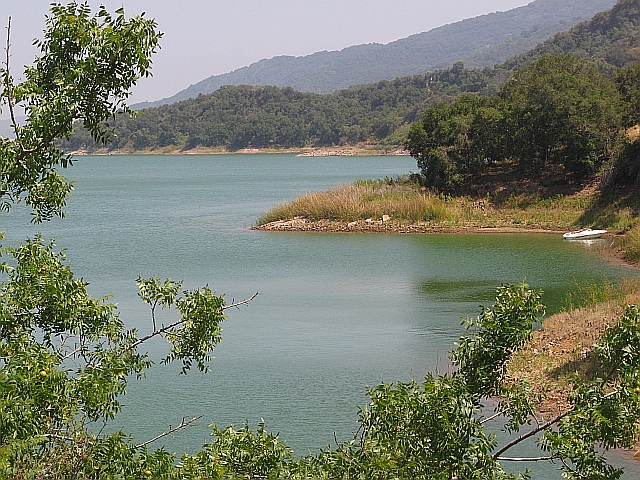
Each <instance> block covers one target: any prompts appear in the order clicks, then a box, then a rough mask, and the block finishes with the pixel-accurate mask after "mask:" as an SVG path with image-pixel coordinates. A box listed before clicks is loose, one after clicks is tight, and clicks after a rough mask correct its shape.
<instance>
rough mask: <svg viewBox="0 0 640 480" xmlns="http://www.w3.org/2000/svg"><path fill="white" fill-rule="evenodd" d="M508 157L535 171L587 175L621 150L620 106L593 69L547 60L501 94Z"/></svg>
mask: <svg viewBox="0 0 640 480" xmlns="http://www.w3.org/2000/svg"><path fill="white" fill-rule="evenodd" d="M499 97H500V100H501V102H502V105H503V108H504V111H505V118H506V131H507V132H508V135H507V136H506V139H507V141H508V151H509V154H510V155H511V156H512V157H513V158H516V159H517V160H518V162H519V163H520V165H521V166H522V167H524V168H526V169H528V170H529V171H531V172H534V173H535V172H540V171H541V170H542V169H543V168H544V167H545V166H547V165H550V164H556V165H562V166H564V167H565V168H566V170H567V171H569V172H573V173H576V174H578V175H580V176H586V175H588V174H591V173H593V172H594V171H595V169H596V168H597V167H598V166H599V165H600V164H601V163H602V162H603V161H604V160H606V159H609V158H610V157H611V155H612V153H613V151H614V148H615V146H616V145H617V140H618V138H619V133H620V127H621V111H622V104H621V100H620V95H619V93H618V91H617V89H616V88H615V84H614V83H613V82H612V81H611V80H609V79H608V78H607V77H606V76H605V75H604V74H603V73H601V72H599V71H598V70H597V69H596V67H595V66H594V65H593V64H588V63H587V62H585V61H583V60H579V59H576V58H575V57H572V56H569V55H567V56H552V55H546V56H543V57H542V58H540V59H539V60H538V61H536V62H535V63H534V64H533V65H532V66H531V67H530V68H528V69H525V70H519V71H517V72H516V73H515V74H514V76H513V78H512V79H511V80H510V81H509V82H507V83H506V84H505V85H504V87H503V88H502V89H501V91H500V93H499Z"/></svg>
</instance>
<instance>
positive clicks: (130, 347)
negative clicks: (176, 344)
mask: <svg viewBox="0 0 640 480" xmlns="http://www.w3.org/2000/svg"><path fill="white" fill-rule="evenodd" d="M258 295H259V293H258V292H256V293H254V294H253V295H252V296H251V297H250V298H247V299H245V300H242V301H241V302H236V303H232V304H230V305H225V306H224V307H222V310H228V309H229V308H240V307H241V306H242V305H247V304H249V302H251V301H252V300H253V299H254V298H256V297H257V296H258ZM184 321H185V319H180V320H178V321H177V322H174V323H172V324H170V325H167V326H166V327H162V328H161V329H159V330H155V331H153V332H151V333H150V334H149V335H146V336H144V337H142V338H140V339H138V340H136V341H135V342H133V343H132V344H131V345H129V346H128V347H127V348H125V349H124V350H122V351H121V352H120V353H119V354H118V356H121V355H124V354H125V353H127V352H128V351H130V350H133V349H134V348H136V347H137V346H138V345H140V344H141V343H144V342H146V341H147V340H150V339H152V338H153V337H155V336H157V335H160V334H162V333H165V332H167V331H169V330H171V329H172V328H175V327H177V326H178V325H180V324H181V323H183V322H184Z"/></svg>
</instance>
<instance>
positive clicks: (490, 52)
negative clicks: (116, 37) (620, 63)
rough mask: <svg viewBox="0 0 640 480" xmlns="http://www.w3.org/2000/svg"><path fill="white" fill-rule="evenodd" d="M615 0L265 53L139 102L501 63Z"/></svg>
mask: <svg viewBox="0 0 640 480" xmlns="http://www.w3.org/2000/svg"><path fill="white" fill-rule="evenodd" d="M614 3H615V1H614V0H536V1H534V2H532V3H530V4H529V5H526V6H523V7H520V8H515V9H513V10H509V11H507V12H495V13H492V14H489V15H482V16H479V17H476V18H471V19H467V20H463V21H461V22H456V23H453V24H450V25H445V26H442V27H439V28H434V29H432V30H430V31H428V32H423V33H419V34H416V35H412V36H410V37H408V38H403V39H400V40H397V41H395V42H391V43H389V44H386V45H381V44H377V43H372V44H367V45H356V46H353V47H348V48H345V49H344V50H341V51H332V52H327V51H323V52H317V53H314V54H312V55H307V56H303V57H292V56H278V57H275V58H270V59H263V60H260V61H259V62H256V63H253V64H252V65H249V66H247V67H243V68H239V69H237V70H235V71H233V72H230V73H225V74H223V75H215V76H212V77H209V78H207V79H205V80H202V81H201V82H198V83H196V84H195V85H192V86H190V87H189V88H187V89H185V90H183V91H181V92H179V93H177V94H176V95H174V96H172V97H170V98H166V99H164V100H160V101H158V102H148V103H143V104H138V105H134V106H133V108H135V109H142V108H149V107H157V106H160V105H163V104H168V103H175V102H177V101H180V100H186V99H187V98H195V97H197V96H198V95H200V94H205V95H206V94H209V93H212V92H214V91H216V90H217V89H218V88H220V87H222V86H225V85H260V86H266V85H271V86H277V87H293V88H294V89H296V90H299V91H302V92H314V93H329V92H333V91H336V90H339V89H344V88H348V87H351V86H353V85H359V84H366V83H375V82H378V81H380V80H391V79H394V78H397V77H402V76H407V75H417V74H424V73H425V72H427V71H430V70H433V69H436V68H444V67H447V66H450V65H451V64H453V63H454V62H457V61H463V62H464V63H466V64H469V65H470V66H472V67H474V68H484V67H493V66H494V65H495V64H498V63H502V62H504V61H505V60H507V59H509V58H511V57H513V56H514V55H517V54H519V53H522V52H526V51H528V50H529V49H531V48H533V47H534V46H536V45H537V44H538V43H540V42H542V41H543V40H545V39H547V38H549V37H550V36H552V35H553V34H555V33H557V32H561V31H565V30H567V29H569V28H571V27H572V26H573V25H575V24H577V23H578V22H580V21H584V20H588V19H589V18H591V17H592V16H593V15H594V14H595V13H597V12H602V11H604V10H606V9H608V8H611V6H612V5H613V4H614ZM416 13H418V14H419V15H428V12H416Z"/></svg>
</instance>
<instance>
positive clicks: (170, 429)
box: [136, 415, 202, 448]
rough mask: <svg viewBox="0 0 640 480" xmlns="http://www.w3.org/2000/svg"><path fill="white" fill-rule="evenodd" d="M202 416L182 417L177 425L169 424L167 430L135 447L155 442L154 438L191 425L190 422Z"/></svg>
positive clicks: (159, 437)
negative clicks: (188, 418) (187, 418)
mask: <svg viewBox="0 0 640 480" xmlns="http://www.w3.org/2000/svg"><path fill="white" fill-rule="evenodd" d="M201 418H202V415H200V416H199V417H193V418H192V419H191V420H185V417H182V422H180V425H178V426H177V427H171V425H169V430H167V431H166V432H163V433H161V434H160V435H158V436H156V437H154V438H152V439H151V440H147V441H146V442H143V443H141V444H139V445H136V448H142V447H144V446H146V445H149V444H150V443H153V442H155V441H156V440H159V439H161V438H163V437H166V436H169V435H171V434H172V433H175V432H177V431H178V430H182V429H183V428H186V427H188V426H189V425H191V424H192V423H194V422H196V421H198V420H200V419H201Z"/></svg>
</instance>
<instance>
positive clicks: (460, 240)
mask: <svg viewBox="0 0 640 480" xmlns="http://www.w3.org/2000/svg"><path fill="white" fill-rule="evenodd" d="M409 171H417V168H416V165H415V161H414V160H413V159H412V158H410V157H311V158H308V157H296V156H293V155H211V156H209V155H201V156H186V155H185V156H135V157H134V156H101V157H79V158H77V161H76V162H75V164H74V166H73V167H72V168H71V169H70V170H68V172H67V176H69V178H73V179H75V181H76V183H75V188H76V190H75V191H74V193H73V197H72V198H71V199H70V201H69V204H68V208H67V212H68V213H67V217H66V218H65V219H64V220H60V219H56V220H53V221H51V222H48V223H46V224H43V225H36V226H33V225H29V224H28V223H27V221H28V215H26V214H25V212H24V211H21V210H20V209H18V208H16V209H14V210H13V211H12V212H11V213H10V214H6V213H2V214H0V221H1V223H0V230H4V231H5V232H6V234H7V239H6V240H5V242H4V243H5V244H8V243H12V242H15V241H17V240H20V239H24V237H25V236H33V235H34V234H35V232H37V231H41V232H43V235H44V236H45V238H50V237H55V238H56V243H57V244H58V245H59V246H60V247H61V248H67V249H68V254H67V257H68V260H69V262H70V263H71V264H72V266H73V269H74V272H75V274H76V275H77V276H81V277H83V278H84V279H85V280H86V281H88V282H89V283H90V287H89V288H90V291H91V292H92V294H94V295H95V296H103V295H106V294H113V295H114V298H113V301H114V302H116V303H117V304H118V306H119V311H120V316H121V318H122V319H123V320H124V321H125V322H126V323H127V324H128V325H129V326H131V327H136V328H138V329H139V331H140V333H141V334H144V333H148V332H149V331H150V328H151V318H150V313H149V310H148V309H147V308H146V306H145V305H143V304H142V302H141V301H140V300H139V299H138V298H137V289H136V285H135V278H136V275H138V274H140V275H142V276H147V277H148V276H160V277H162V278H164V277H171V278H173V279H175V280H182V281H184V283H185V286H186V287H187V288H197V287H200V286H204V285H205V284H209V285H210V286H211V287H212V289H215V290H216V291H217V292H218V293H224V294H225V296H226V299H227V302H229V303H230V302H231V301H232V300H233V299H235V300H241V299H245V298H248V297H250V296H251V295H253V294H254V293H255V292H259V293H260V295H259V296H258V297H257V298H256V299H255V300H254V301H253V302H251V304H250V305H249V306H247V307H243V308H241V309H239V310H231V311H229V312H228V314H229V318H228V321H227V322H225V324H224V325H223V327H224V331H223V340H222V342H221V344H220V345H219V346H218V347H217V348H216V351H215V353H214V354H215V359H214V360H213V361H212V362H211V371H210V372H209V373H208V374H200V373H198V372H197V371H193V372H191V373H190V374H189V375H187V376H181V375H178V372H179V365H169V366H163V365H156V367H155V368H152V369H151V370H150V371H149V372H148V375H147V378H146V380H143V381H140V382H136V381H132V382H131V383H130V386H129V393H128V395H127V396H126V397H124V398H123V399H122V402H123V404H124V405H125V406H124V410H123V412H122V414H121V415H119V416H118V417H117V419H116V421H115V423H114V424H115V425H117V427H118V428H119V427H120V426H122V427H123V428H124V429H125V430H126V431H127V432H129V433H131V434H132V435H133V437H134V439H135V440H136V441H144V440H147V439H150V438H152V437H154V436H155V435H157V434H158V433H160V432H162V431H164V430H166V429H167V428H168V427H169V425H177V424H178V423H180V421H181V420H182V418H183V417H189V418H190V417H191V416H197V415H202V416H203V418H202V419H201V420H200V421H199V423H198V424H197V425H196V426H194V427H192V428H189V429H186V430H184V431H181V432H178V433H176V434H175V435H174V436H173V437H171V438H167V439H165V441H164V443H163V445H164V446H165V447H166V448H167V449H168V450H169V451H172V452H178V453H180V452H194V451H197V450H199V449H200V447H201V446H202V444H203V443H205V442H206V441H208V437H209V432H210V429H209V428H208V425H209V424H210V423H212V422H215V423H216V424H217V425H218V426H220V427H224V426H226V425H228V424H235V425H236V426H241V425H242V424H243V422H245V421H248V422H249V424H250V425H251V426H253V427H255V426H256V425H257V423H258V422H259V421H260V419H261V418H264V420H265V422H266V424H267V427H268V429H269V430H270V431H274V432H280V434H281V438H282V439H284V440H286V441H287V443H288V444H289V445H290V446H291V447H292V448H293V449H294V451H295V453H296V454H297V455H304V454H306V453H308V452H309V451H311V452H313V453H317V452H318V450H319V449H320V448H321V447H323V446H326V445H328V444H332V443H333V438H334V432H335V434H336V436H337V438H338V439H339V440H341V441H346V440H348V439H349V438H350V437H351V433H352V432H353V431H354V430H355V428H356V419H357V407H358V406H362V405H365V404H366V395H365V394H366V387H367V386H368V385H371V386H372V385H376V384H378V383H380V382H383V381H384V382H395V381H399V380H402V381H407V380H410V379H413V380H416V381H420V380H421V379H422V378H424V376H425V374H427V373H428V372H432V371H436V370H437V371H440V372H443V373H444V372H447V371H448V370H449V366H448V362H447V353H448V352H449V350H450V349H451V348H452V346H453V342H454V341H455V340H456V339H457V338H458V337H459V336H460V335H462V334H463V333H464V330H463V328H462V326H461V320H460V319H461V317H466V316H469V315H472V316H475V315H477V314H478V312H479V305H481V304H485V305H490V304H491V302H492V299H493V294H494V291H495V288H496V287H497V286H499V285H500V284H501V283H503V282H518V281H522V280H523V279H526V281H527V283H529V284H530V285H531V286H532V287H534V288H540V289H542V290H544V292H545V293H544V301H545V303H546V304H547V305H548V310H549V311H551V312H553V311H557V310H558V309H559V308H560V307H561V306H562V304H563V301H564V298H565V295H566V294H567V292H569V291H570V290H572V288H573V287H574V283H575V282H576V281H577V282H579V283H585V282H601V281H602V280H603V279H604V278H605V277H606V278H607V279H609V280H610V281H615V280H616V279H618V278H620V277H623V276H629V275H634V274H635V272H634V271H632V270H631V269H628V268H625V267H622V266H619V265H613V264H610V263H607V262H605V261H604V260H602V259H601V258H600V257H598V256H597V255H595V254H594V253H593V252H592V251H590V249H591V247H590V246H589V245H584V244H580V243H572V242H564V241H563V240H562V236H561V235H559V234H557V235H549V234H526V235H523V234H475V235H473V234H456V235H442V234H441V235H390V234H329V233H317V234H314V233H295V232H294V233H282V232H263V231H253V230H251V229H250V227H251V226H252V225H254V224H255V222H256V219H257V218H258V216H259V215H260V214H261V213H263V212H264V211H266V210H268V209H269V208H270V207H273V206H275V205H276V204H278V203H281V202H284V201H286V200H289V199H291V198H293V197H296V196H299V195H303V194H305V193H307V192H309V191H319V190H323V189H326V188H329V187H332V186H335V185H338V184H341V183H351V182H353V181H354V180H356V179H375V178H383V177H385V176H389V177H393V176H396V175H401V174H406V173H408V172H409ZM172 313H173V312H162V314H161V319H164V321H165V323H168V321H169V319H171V318H174V317H173V316H172ZM148 348H149V352H150V354H151V356H152V358H153V359H154V360H156V361H157V362H159V360H160V359H161V358H162V355H163V353H164V352H166V349H165V348H164V345H163V344H162V342H156V343H153V344H151V345H149V346H148ZM158 446H159V445H158ZM549 478H552V477H549ZM553 478H560V476H559V475H557V477H553ZM629 478H632V477H629Z"/></svg>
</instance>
